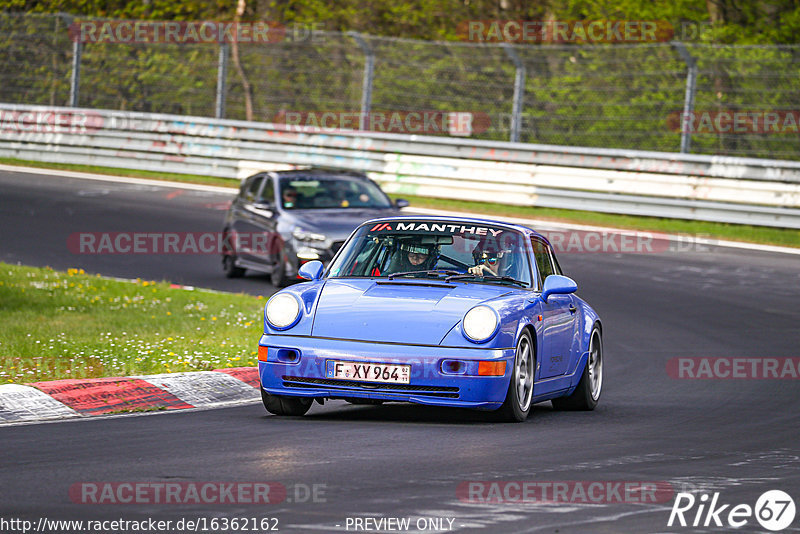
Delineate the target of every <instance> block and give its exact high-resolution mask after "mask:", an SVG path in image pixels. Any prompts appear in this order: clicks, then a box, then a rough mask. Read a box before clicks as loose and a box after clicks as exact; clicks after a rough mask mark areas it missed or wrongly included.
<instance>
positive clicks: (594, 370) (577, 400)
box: [553, 325, 603, 410]
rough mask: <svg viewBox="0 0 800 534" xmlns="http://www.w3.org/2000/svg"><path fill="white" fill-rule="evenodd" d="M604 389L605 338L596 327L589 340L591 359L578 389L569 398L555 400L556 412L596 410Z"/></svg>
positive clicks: (584, 369)
mask: <svg viewBox="0 0 800 534" xmlns="http://www.w3.org/2000/svg"><path fill="white" fill-rule="evenodd" d="M602 389H603V336H602V335H601V334H600V329H599V328H598V327H597V325H595V327H594V329H593V330H592V337H590V338H589V359H587V360H586V365H585V366H584V368H583V374H581V381H580V382H578V387H576V388H575V391H573V392H572V395H570V396H569V397H561V398H560V399H553V408H555V409H556V410H594V408H595V406H597V401H599V400H600V392H601V391H602Z"/></svg>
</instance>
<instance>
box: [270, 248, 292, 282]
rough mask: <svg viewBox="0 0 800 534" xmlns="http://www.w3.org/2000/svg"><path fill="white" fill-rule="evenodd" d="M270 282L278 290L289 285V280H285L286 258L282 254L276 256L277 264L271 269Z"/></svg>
mask: <svg viewBox="0 0 800 534" xmlns="http://www.w3.org/2000/svg"><path fill="white" fill-rule="evenodd" d="M270 281H271V282H272V285H273V286H275V287H276V288H278V289H280V288H282V287H286V286H288V285H289V280H288V278H286V256H285V253H284V252H281V253H280V254H279V255H278V263H276V264H275V267H273V268H272V273H270Z"/></svg>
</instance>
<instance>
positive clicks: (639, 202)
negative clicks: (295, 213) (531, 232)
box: [0, 104, 800, 228]
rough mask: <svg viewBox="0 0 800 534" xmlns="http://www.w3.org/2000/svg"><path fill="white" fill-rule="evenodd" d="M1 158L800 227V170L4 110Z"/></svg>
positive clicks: (122, 115)
mask: <svg viewBox="0 0 800 534" xmlns="http://www.w3.org/2000/svg"><path fill="white" fill-rule="evenodd" d="M0 157H11V158H20V159H27V160H36V161H51V162H58V163H80V164H89V165H100V166H108V167H118V168H126V169H140V170H153V171H164V172H176V173H189V174H204V175H209V176H218V177H225V178H241V177H244V176H246V175H248V174H251V173H253V172H256V171H258V170H269V169H278V168H291V167H293V166H301V165H319V166H326V167H337V168H348V169H358V170H363V171H366V172H367V173H369V175H370V176H371V177H372V178H373V179H375V180H376V181H378V182H380V183H381V185H382V186H383V188H384V189H385V190H386V191H389V192H393V193H401V194H407V195H420V196H431V197H439V198H451V199H464V200H482V201H494V202H500V203H506V204H515V205H526V206H541V207H551V208H569V209H582V210H590V211H600V212H608V213H623V214H632V215H649V216H657V217H673V218H680V219H694V220H704V221H718V222H729V223H741V224H754V225H764V226H777V227H786V228H800V163H798V162H792V161H777V160H758V159H748V158H729V157H713V156H699V155H682V154H675V153H663V152H645V151H631V150H610V149H609V150H604V149H592V148H581V147H563V146H552V145H531V144H520V143H504V142H494V141H475V140H469V139H465V138H447V137H429V136H416V135H399V134H383V133H375V132H363V131H341V130H337V131H321V130H319V129H317V130H316V131H315V130H313V129H309V128H300V127H292V126H286V125H276V124H267V123H256V122H242V121H231V120H219V119H210V118H205V117H185V116H178V115H160V114H148V113H129V112H121V111H107V110H93V109H76V108H51V107H43V106H24V105H13V104H0Z"/></svg>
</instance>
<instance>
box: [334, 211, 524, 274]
mask: <svg viewBox="0 0 800 534" xmlns="http://www.w3.org/2000/svg"><path fill="white" fill-rule="evenodd" d="M526 242H527V240H526V239H525V236H524V235H523V234H521V233H520V232H517V231H516V230H512V229H509V228H504V227H500V226H492V225H481V224H480V223H475V222H452V221H445V222H442V221H425V220H402V221H387V222H379V223H370V224H369V225H365V226H362V227H361V228H359V229H358V230H357V231H356V233H355V234H354V235H353V237H352V238H351V239H350V240H349V241H348V242H347V243H346V244H345V246H344V248H343V250H342V251H341V253H340V254H339V255H338V256H337V258H336V260H335V261H334V262H333V263H332V264H331V266H330V268H329V270H328V276H330V277H336V278H363V277H374V278H387V279H392V280H399V279H405V278H426V279H441V280H447V281H454V280H457V281H459V282H466V283H490V284H504V285H513V286H517V287H531V269H530V263H529V261H528V253H527V249H528V248H529V247H526V246H525V244H526Z"/></svg>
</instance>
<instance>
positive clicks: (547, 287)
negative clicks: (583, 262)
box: [542, 274, 578, 302]
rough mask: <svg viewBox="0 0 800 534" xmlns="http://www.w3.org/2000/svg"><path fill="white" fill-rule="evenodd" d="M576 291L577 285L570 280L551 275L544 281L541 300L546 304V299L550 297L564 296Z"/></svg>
mask: <svg viewBox="0 0 800 534" xmlns="http://www.w3.org/2000/svg"><path fill="white" fill-rule="evenodd" d="M577 290H578V284H576V283H575V280H573V279H572V278H568V277H566V276H561V275H558V274H551V275H550V276H548V277H547V278H546V279H545V281H544V287H542V300H543V301H545V302H547V297H549V296H550V295H565V294H567V293H575V292H576V291H577Z"/></svg>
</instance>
